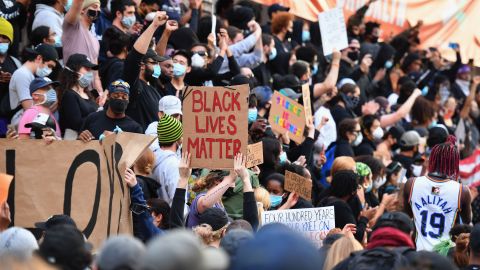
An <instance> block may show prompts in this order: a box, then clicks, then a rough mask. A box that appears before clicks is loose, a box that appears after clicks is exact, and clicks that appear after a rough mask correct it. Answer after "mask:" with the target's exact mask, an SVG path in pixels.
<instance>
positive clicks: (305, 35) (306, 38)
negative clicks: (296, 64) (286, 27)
mask: <svg viewBox="0 0 480 270" xmlns="http://www.w3.org/2000/svg"><path fill="white" fill-rule="evenodd" d="M302 41H303V42H308V41H310V31H308V30H303V31H302Z"/></svg>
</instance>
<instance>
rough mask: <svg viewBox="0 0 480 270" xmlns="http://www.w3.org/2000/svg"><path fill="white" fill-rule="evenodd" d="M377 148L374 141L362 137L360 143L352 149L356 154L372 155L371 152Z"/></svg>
mask: <svg viewBox="0 0 480 270" xmlns="http://www.w3.org/2000/svg"><path fill="white" fill-rule="evenodd" d="M376 149H377V146H376V144H375V143H374V142H372V141H370V140H369V139H367V138H366V137H363V141H362V143H361V144H360V145H359V146H357V147H355V148H354V149H353V150H354V151H355V155H356V156H363V155H368V156H373V152H375V150H376Z"/></svg>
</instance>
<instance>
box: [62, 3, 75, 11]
mask: <svg viewBox="0 0 480 270" xmlns="http://www.w3.org/2000/svg"><path fill="white" fill-rule="evenodd" d="M72 5H73V0H67V3H66V4H65V6H64V8H65V12H68V11H69V10H70V8H71V7H72Z"/></svg>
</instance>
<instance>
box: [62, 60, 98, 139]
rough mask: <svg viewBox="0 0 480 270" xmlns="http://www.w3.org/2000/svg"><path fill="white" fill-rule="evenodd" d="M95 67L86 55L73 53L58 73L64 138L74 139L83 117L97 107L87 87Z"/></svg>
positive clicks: (94, 110)
mask: <svg viewBox="0 0 480 270" xmlns="http://www.w3.org/2000/svg"><path fill="white" fill-rule="evenodd" d="M97 68H98V66H97V65H95V64H93V63H92V62H90V61H89V60H88V59H87V56H85V55H83V54H74V55H72V56H70V58H69V59H68V61H67V63H66V65H65V69H64V70H63V71H62V72H61V73H60V79H59V80H60V87H59V88H58V89H59V92H58V97H59V98H58V99H59V114H60V126H61V128H62V134H64V138H65V139H70V140H76V139H77V136H78V133H79V132H80V131H81V127H82V124H83V122H84V121H85V118H86V117H87V116H88V115H89V114H91V113H94V112H96V111H97V109H98V105H97V103H96V102H95V99H94V98H93V96H92V94H91V93H90V91H89V90H88V88H87V87H88V86H89V85H90V83H91V82H92V80H93V73H92V70H95V69H97Z"/></svg>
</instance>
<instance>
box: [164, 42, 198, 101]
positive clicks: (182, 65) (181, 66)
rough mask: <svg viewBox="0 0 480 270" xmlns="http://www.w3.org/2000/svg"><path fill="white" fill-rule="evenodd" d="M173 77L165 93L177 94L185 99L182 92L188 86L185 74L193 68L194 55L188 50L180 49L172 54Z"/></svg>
mask: <svg viewBox="0 0 480 270" xmlns="http://www.w3.org/2000/svg"><path fill="white" fill-rule="evenodd" d="M172 60H173V78H172V80H171V81H170V82H169V83H167V84H166V85H165V95H172V96H176V97H178V98H180V99H183V97H182V94H183V90H184V89H185V87H186V86H188V85H187V84H186V83H185V76H186V75H187V73H190V70H191V69H192V57H191V55H190V53H188V52H187V51H183V50H179V51H177V52H175V53H174V54H173V56H172Z"/></svg>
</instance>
